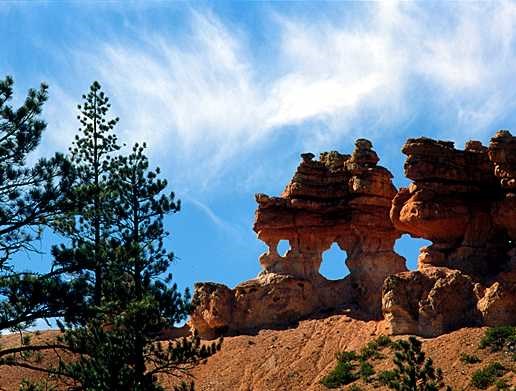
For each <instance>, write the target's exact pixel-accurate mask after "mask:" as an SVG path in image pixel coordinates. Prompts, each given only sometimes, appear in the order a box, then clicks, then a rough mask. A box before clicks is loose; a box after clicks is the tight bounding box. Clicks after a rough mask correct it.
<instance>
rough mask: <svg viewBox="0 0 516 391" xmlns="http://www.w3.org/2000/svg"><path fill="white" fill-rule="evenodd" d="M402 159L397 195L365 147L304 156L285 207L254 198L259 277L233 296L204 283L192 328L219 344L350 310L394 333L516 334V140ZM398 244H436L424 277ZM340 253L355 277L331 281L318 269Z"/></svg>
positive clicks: (421, 142)
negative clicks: (498, 328)
mask: <svg viewBox="0 0 516 391" xmlns="http://www.w3.org/2000/svg"><path fill="white" fill-rule="evenodd" d="M402 152H403V153H404V154H406V155H407V160H406V163H405V174H406V176H407V177H408V178H409V179H411V180H412V181H413V183H412V184H411V185H410V187H409V188H408V189H404V188H402V189H400V190H399V191H396V189H395V187H394V186H393V184H392V181H391V179H392V175H391V173H390V172H389V171H388V170H387V169H386V168H384V167H381V166H379V165H378V164H377V163H378V161H379V158H378V156H377V154H376V153H375V152H374V150H373V149H372V144H371V142H370V141H368V140H365V139H359V140H357V141H356V143H355V150H354V151H353V152H352V154H351V155H344V154H340V153H338V152H335V151H333V152H326V153H322V154H321V155H320V157H319V160H314V158H315V156H314V155H313V154H310V153H307V154H303V155H301V157H302V161H301V163H300V165H299V167H298V168H297V170H296V173H295V174H294V177H293V178H292V180H291V181H290V183H289V184H288V185H287V186H286V188H285V190H284V192H283V193H282V194H281V196H280V197H270V196H267V195H265V194H257V195H256V201H257V203H258V208H257V210H256V216H255V224H254V230H255V231H256V233H257V235H258V238H259V239H261V240H262V241H264V243H265V244H266V245H267V247H268V251H267V252H266V253H264V254H263V255H262V256H261V257H260V264H261V266H262V268H263V270H262V272H261V273H260V274H259V276H258V277H257V278H255V279H252V280H249V281H246V282H244V283H241V284H239V285H238V286H236V287H235V288H234V289H230V288H228V287H226V286H224V285H221V284H214V283H200V284H197V285H196V287H195V296H194V299H195V301H196V302H197V307H196V309H195V311H194V312H193V314H192V317H191V324H192V326H193V327H195V328H196V329H198V331H199V332H200V333H201V335H202V336H204V337H207V338H212V337H215V336H216V335H220V334H239V333H242V332H249V331H251V330H257V329H261V328H266V327H280V326H287V325H289V324H291V323H292V322H296V321H299V320H300V319H303V318H306V317H309V316H313V315H315V314H321V313H327V312H331V311H335V310H344V309H346V310H348V311H350V312H351V313H352V314H354V316H356V317H359V318H365V319H379V318H381V317H382V316H383V317H384V318H385V320H386V323H387V325H388V330H389V331H390V333H392V334H406V333H410V334H418V335H423V336H435V335H440V334H442V333H445V332H447V331H450V330H454V329H457V328H459V327H462V326H467V325H481V324H485V325H497V324H505V323H511V324H514V323H516V276H515V275H516V245H515V243H516V138H515V137H513V136H512V135H511V134H510V133H509V132H507V131H500V132H498V133H497V134H496V135H495V137H493V138H492V140H491V143H490V145H489V147H485V146H482V145H481V143H480V142H477V141H470V142H468V143H467V144H466V146H465V149H464V150H457V149H455V148H454V144H453V143H451V142H445V141H436V140H431V139H427V138H418V139H409V140H408V141H407V143H406V144H405V146H404V147H403V149H402ZM403 233H408V234H410V235H412V236H413V237H422V238H425V239H428V240H431V241H432V245H431V246H428V247H425V248H422V249H421V253H420V256H419V259H418V264H419V266H418V271H413V272H409V271H407V269H406V267H405V259H404V258H403V257H401V256H400V255H398V254H396V253H395V252H394V250H393V248H394V242H395V240H396V239H397V238H399V237H400V236H401V235H402V234H403ZM280 240H288V242H289V244H290V249H289V250H288V251H287V252H286V253H285V254H279V253H278V251H277V245H278V242H279V241H280ZM333 243H337V244H338V246H339V247H340V248H341V249H342V250H344V251H346V253H347V254H348V259H347V260H346V265H347V266H348V268H349V270H350V274H349V275H348V276H347V277H346V278H344V279H341V280H336V281H329V280H327V279H326V278H324V277H323V276H322V275H321V274H320V273H319V267H320V264H321V259H322V253H323V252H324V251H325V250H327V249H328V248H330V246H331V245H332V244H333Z"/></svg>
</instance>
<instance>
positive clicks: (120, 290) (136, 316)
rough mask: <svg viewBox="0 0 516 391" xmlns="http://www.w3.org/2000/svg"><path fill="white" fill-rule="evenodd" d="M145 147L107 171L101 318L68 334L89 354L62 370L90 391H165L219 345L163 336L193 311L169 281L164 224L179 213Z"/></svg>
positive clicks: (69, 340)
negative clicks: (166, 377) (165, 377)
mask: <svg viewBox="0 0 516 391" xmlns="http://www.w3.org/2000/svg"><path fill="white" fill-rule="evenodd" d="M144 149H145V144H144V145H141V146H140V145H138V144H136V145H135V146H134V147H133V150H132V153H131V154H130V155H128V156H119V157H118V158H116V159H114V160H113V162H112V164H111V166H110V169H111V171H110V178H111V189H112V190H113V193H111V194H112V195H114V197H115V200H114V201H115V202H114V203H113V205H116V206H115V207H114V210H113V216H114V218H113V222H112V228H111V236H110V251H111V253H112V254H113V256H112V257H110V258H109V259H110V262H109V263H108V265H107V267H106V269H105V275H104V278H105V279H104V285H105V291H104V302H103V311H102V312H101V313H99V314H98V317H97V318H96V319H95V320H94V321H92V322H90V323H89V324H88V326H87V327H84V328H80V329H73V330H69V331H68V332H66V333H65V336H64V338H63V341H64V342H65V343H66V344H67V345H68V346H70V347H71V348H72V349H73V350H81V349H84V348H85V347H87V348H86V351H87V353H85V354H82V355H81V356H80V359H79V360H78V361H75V362H71V363H65V362H63V363H62V367H61V370H62V371H63V372H66V373H67V374H68V375H69V376H70V377H72V378H74V379H75V380H77V381H78V382H79V383H80V384H81V385H82V387H84V388H85V389H88V390H101V389H102V390H105V389H110V390H127V389H131V390H142V391H143V390H161V389H162V388H161V386H160V385H159V384H158V382H157V374H159V373H176V372H177V371H185V370H187V369H188V368H189V367H190V366H191V365H193V364H195V363H196V362H197V361H199V360H200V359H202V358H205V357H208V356H209V355H211V354H213V353H214V352H215V351H216V350H217V349H218V348H219V347H220V344H212V345H209V346H202V345H201V343H200V340H199V338H198V337H197V336H196V335H194V336H193V337H192V338H190V339H182V340H180V341H176V342H169V343H162V342H159V341H157V339H156V337H157V336H158V335H159V334H160V332H161V331H162V330H163V329H166V328H170V327H173V326H174V324H175V323H176V322H179V321H181V320H184V319H185V318H186V316H187V314H188V312H189V310H190V304H189V297H188V296H186V297H185V298H183V297H182V296H181V295H180V294H179V293H178V291H177V287H176V286H175V285H171V284H170V282H171V279H172V277H171V275H170V274H169V275H167V274H166V272H167V270H168V268H169V266H170V264H171V262H172V260H173V254H172V253H170V252H168V251H167V250H166V249H165V248H164V240H165V238H166V236H167V235H168V233H167V232H166V231H165V229H164V226H163V219H164V217H165V215H167V214H168V213H175V212H177V211H178V210H179V207H180V203H179V201H176V200H175V197H174V193H168V194H167V193H165V189H166V186H167V182H166V181H165V180H163V179H160V178H159V169H156V170H154V171H152V170H149V162H148V159H147V157H146V156H145V154H144Z"/></svg>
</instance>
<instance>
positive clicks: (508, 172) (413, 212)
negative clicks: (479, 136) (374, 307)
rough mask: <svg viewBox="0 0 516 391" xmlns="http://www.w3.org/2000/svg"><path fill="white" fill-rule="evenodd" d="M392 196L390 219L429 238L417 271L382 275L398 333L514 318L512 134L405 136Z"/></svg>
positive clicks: (388, 312) (389, 316)
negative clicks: (401, 174) (485, 139)
mask: <svg viewBox="0 0 516 391" xmlns="http://www.w3.org/2000/svg"><path fill="white" fill-rule="evenodd" d="M402 152H403V153H405V154H406V155H407V156H408V157H407V160H406V163H405V175H406V176H407V177H408V178H409V179H411V180H412V181H413V183H412V184H411V185H410V187H409V188H407V189H400V191H399V192H398V194H397V195H396V197H394V199H393V205H392V209H391V214H390V216H391V220H392V222H393V224H394V226H395V227H396V228H397V229H398V230H400V231H402V232H406V233H409V234H411V235H412V236H414V237H421V238H425V239H428V240H431V241H432V245H430V246H428V247H424V248H422V249H421V252H420V255H419V258H418V265H419V266H418V269H419V270H418V271H417V272H409V273H402V274H398V275H395V276H390V277H388V278H387V280H386V282H385V286H384V293H383V312H384V316H385V318H386V320H387V321H388V322H389V324H390V327H391V331H392V332H393V333H396V334H418V335H424V336H434V335H439V334H442V333H444V332H446V331H449V330H453V329H456V328H458V327H460V326H467V325H476V324H487V325H496V324H506V323H516V278H515V273H516V267H515V264H516V262H515V255H516V246H515V241H516V236H515V234H516V230H515V228H516V203H515V202H516V180H515V178H516V138H515V137H513V136H512V135H511V134H510V133H509V132H507V131H500V132H498V133H497V134H496V135H495V137H493V138H492V140H491V143H490V145H489V147H484V146H482V145H481V143H480V142H478V141H470V142H468V143H466V146H465V149H464V150H456V149H455V148H454V145H453V143H451V142H444V141H435V140H431V139H427V138H419V139H409V140H408V141H407V143H406V144H405V146H404V147H403V149H402Z"/></svg>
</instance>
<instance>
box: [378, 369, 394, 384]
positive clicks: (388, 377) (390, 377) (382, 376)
mask: <svg viewBox="0 0 516 391" xmlns="http://www.w3.org/2000/svg"><path fill="white" fill-rule="evenodd" d="M398 377H399V374H398V372H397V371H383V372H380V373H379V374H378V381H379V382H380V384H382V385H384V386H390V385H392V384H394V383H396V381H397V379H398Z"/></svg>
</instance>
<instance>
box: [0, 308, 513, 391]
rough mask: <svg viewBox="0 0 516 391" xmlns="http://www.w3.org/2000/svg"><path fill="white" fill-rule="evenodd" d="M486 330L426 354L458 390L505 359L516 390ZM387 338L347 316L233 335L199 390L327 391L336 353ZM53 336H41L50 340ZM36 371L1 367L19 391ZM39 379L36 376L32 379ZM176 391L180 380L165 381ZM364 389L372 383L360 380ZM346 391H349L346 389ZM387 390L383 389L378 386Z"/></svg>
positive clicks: (451, 338) (5, 381) (203, 367)
mask: <svg viewBox="0 0 516 391" xmlns="http://www.w3.org/2000/svg"><path fill="white" fill-rule="evenodd" d="M484 331H485V328H464V329H461V330H458V331H455V332H453V333H450V334H447V335H443V336H440V337H437V338H433V339H424V340H423V350H424V351H425V352H426V353H427V355H428V356H430V357H432V359H433V360H434V363H435V366H436V367H440V368H442V370H443V372H444V375H445V380H446V383H447V384H449V385H451V386H452V387H453V389H454V390H461V389H464V390H474V389H475V388H473V387H472V386H471V385H470V380H471V375H472V373H473V372H474V371H475V370H477V369H479V368H481V367H483V366H485V365H487V364H488V363H490V362H494V361H500V362H502V363H503V364H504V365H505V366H506V367H508V368H509V369H510V370H512V372H509V373H508V374H507V375H506V376H505V379H506V380H507V381H508V382H509V383H512V384H514V386H516V375H515V374H514V371H516V363H515V362H513V361H511V358H510V357H508V356H507V355H504V354H503V353H496V354H495V353H490V352H489V351H486V350H480V349H478V343H479V341H480V339H481V337H482V336H483V334H484ZM382 334H384V324H383V323H382V322H374V321H369V322H364V321H360V320H355V319H352V318H350V317H348V316H346V315H335V316H331V317H328V318H325V319H314V320H306V321H302V322H300V323H299V325H298V326H297V327H295V328H291V329H288V330H262V331H260V332H259V333H258V334H257V335H242V336H237V337H227V338H226V339H225V340H224V344H223V347H222V350H221V351H220V352H219V353H217V354H216V355H215V356H213V357H211V358H209V359H208V360H207V361H206V362H205V363H203V364H200V365H198V366H197V367H196V368H195V369H194V370H193V372H192V374H193V375H194V376H195V381H196V390H198V391H205V390H206V391H207V390H210V391H272V390H284V391H296V390H303V391H305V390H313V391H315V390H318V391H321V390H327V389H326V388H325V387H324V386H322V385H321V384H320V383H319V382H320V380H321V378H322V377H323V376H324V375H326V374H327V373H328V372H329V371H330V370H331V369H332V368H333V367H334V365H335V353H336V352H338V351H341V350H360V348H361V347H363V346H364V345H365V344H366V343H367V342H368V341H370V340H372V339H374V338H376V337H377V336H379V335H382ZM51 336H52V333H51V332H46V333H43V334H42V336H41V337H38V338H50V337H51ZM15 338H16V337H15V336H6V337H2V338H1V339H0V343H1V344H2V345H3V346H8V345H10V344H12V343H14V340H15ZM461 353H468V354H475V355H477V356H478V357H480V358H481V359H482V362H481V363H479V364H464V363H463V362H461V360H460V354H461ZM372 363H373V364H374V368H375V370H376V371H377V372H379V371H382V370H386V369H390V368H392V365H391V357H390V354H388V353H386V354H385V358H383V359H379V360H375V361H373V362H372ZM30 374H31V372H30V371H27V370H24V369H20V368H14V369H13V368H9V367H0V385H1V387H2V389H5V390H17V389H18V384H19V382H20V380H21V379H22V378H23V377H26V376H29V375H30ZM34 376H37V375H35V374H32V376H31V377H33V378H34ZM161 380H162V384H163V385H164V386H165V389H167V390H170V389H171V386H172V385H173V384H175V383H176V382H177V379H176V378H174V377H172V376H168V377H164V378H162V379H161ZM356 384H357V385H359V386H360V387H361V389H363V390H367V389H373V386H372V385H368V384H365V383H362V382H361V381H357V382H356ZM342 389H349V386H346V387H344V388H342ZM377 389H382V388H377Z"/></svg>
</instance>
